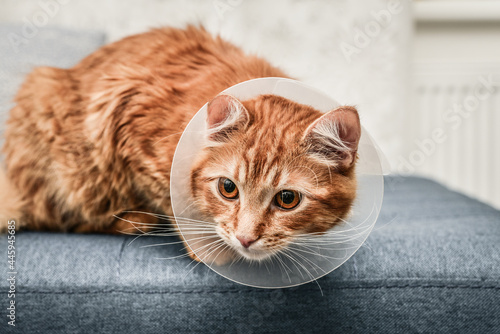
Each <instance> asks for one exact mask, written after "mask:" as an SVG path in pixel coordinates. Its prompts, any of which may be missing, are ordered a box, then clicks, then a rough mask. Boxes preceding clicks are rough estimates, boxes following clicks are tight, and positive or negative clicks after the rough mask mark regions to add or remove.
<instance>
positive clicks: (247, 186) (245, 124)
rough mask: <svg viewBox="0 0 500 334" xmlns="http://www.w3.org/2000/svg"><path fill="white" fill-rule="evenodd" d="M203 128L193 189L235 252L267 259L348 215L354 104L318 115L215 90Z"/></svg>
mask: <svg viewBox="0 0 500 334" xmlns="http://www.w3.org/2000/svg"><path fill="white" fill-rule="evenodd" d="M207 128H208V132H207V135H206V139H207V144H206V147H205V148H204V149H203V151H202V153H201V154H200V156H199V157H198V159H197V161H196V163H195V164H194V166H193V168H192V170H191V193H192V196H193V199H194V202H195V204H196V206H197V209H198V210H199V212H201V214H202V215H203V216H204V217H205V219H207V220H211V221H213V222H214V223H215V224H216V225H215V226H216V227H215V228H216V231H217V233H218V235H219V236H220V237H221V238H222V239H223V240H224V241H225V242H226V243H227V244H228V245H229V246H230V247H231V248H232V249H233V250H234V251H236V252H237V253H238V254H240V255H242V256H243V257H245V258H247V259H253V260H261V259H265V258H267V257H269V256H271V255H273V254H275V253H277V252H279V251H280V250H281V249H283V248H285V247H287V246H288V245H290V244H291V243H293V242H294V240H296V239H297V238H300V237H301V236H303V235H309V234H310V233H321V232H325V231H327V230H328V229H330V228H331V227H333V226H335V225H337V224H339V223H341V221H342V220H343V219H344V218H346V217H347V215H348V214H349V212H350V209H351V206H352V203H353V201H354V198H355V195H356V179H355V173H354V167H355V163H356V158H357V148H358V143H359V138H360V135H361V127H360V123H359V117H358V113H357V111H356V109H355V108H353V107H340V108H337V109H335V110H332V111H330V112H328V113H326V114H322V113H321V112H319V111H317V110H315V109H313V108H311V107H309V106H306V105H302V104H298V103H295V102H293V101H290V100H287V99H285V98H282V97H279V96H275V95H261V96H258V97H257V98H254V99H251V100H248V101H239V100H237V99H235V98H234V97H231V96H229V95H219V96H217V97H216V98H215V99H214V100H212V101H211V102H210V103H209V105H208V109H207Z"/></svg>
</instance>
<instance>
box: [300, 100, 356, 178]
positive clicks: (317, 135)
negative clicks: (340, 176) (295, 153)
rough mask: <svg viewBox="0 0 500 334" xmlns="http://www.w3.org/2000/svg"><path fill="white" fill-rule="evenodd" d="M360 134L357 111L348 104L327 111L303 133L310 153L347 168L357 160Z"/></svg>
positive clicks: (334, 164)
mask: <svg viewBox="0 0 500 334" xmlns="http://www.w3.org/2000/svg"><path fill="white" fill-rule="evenodd" d="M360 137H361V124H360V122H359V116H358V112H357V110H356V109H355V108H354V107H349V106H343V107H339V108H337V109H335V110H332V111H330V112H328V113H326V114H324V115H323V116H321V117H320V118H319V119H317V120H316V121H314V122H313V123H312V124H311V125H310V126H309V127H308V128H307V130H306V132H305V134H304V138H305V140H306V142H307V143H308V145H309V153H310V154H312V155H314V156H315V157H317V158H319V159H320V160H322V161H324V162H326V163H327V164H330V165H333V166H335V167H337V168H338V169H347V168H349V167H351V166H352V165H353V164H354V163H355V162H356V154H357V151H358V144H359V138H360Z"/></svg>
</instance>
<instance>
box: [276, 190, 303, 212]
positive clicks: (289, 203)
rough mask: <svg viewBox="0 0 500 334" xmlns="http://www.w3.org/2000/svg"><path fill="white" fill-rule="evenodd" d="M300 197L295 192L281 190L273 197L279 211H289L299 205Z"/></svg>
mask: <svg viewBox="0 0 500 334" xmlns="http://www.w3.org/2000/svg"><path fill="white" fill-rule="evenodd" d="M300 200H301V196H300V194H299V193H298V192H296V191H295V190H282V191H280V192H279V193H277V194H276V195H275V196H274V203H275V204H276V205H277V206H278V207H279V208H281V209H285V210H291V209H293V208H295V207H296V206H297V205H299V203H300Z"/></svg>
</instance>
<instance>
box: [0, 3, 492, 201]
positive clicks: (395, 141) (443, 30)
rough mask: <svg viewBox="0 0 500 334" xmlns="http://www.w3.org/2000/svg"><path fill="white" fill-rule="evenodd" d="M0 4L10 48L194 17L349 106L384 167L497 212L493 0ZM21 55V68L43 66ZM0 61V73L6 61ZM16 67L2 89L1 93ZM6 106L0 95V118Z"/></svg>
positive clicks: (10, 88) (9, 86) (115, 35)
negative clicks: (48, 33) (68, 34)
mask: <svg viewBox="0 0 500 334" xmlns="http://www.w3.org/2000/svg"><path fill="white" fill-rule="evenodd" d="M0 10H1V11H0V25H3V26H6V25H8V26H11V27H12V26H16V27H17V31H18V32H19V33H17V34H14V35H13V34H8V35H3V36H0V38H2V39H4V42H5V43H6V44H5V43H4V44H5V45H10V46H11V47H12V50H13V52H23V46H25V45H27V44H29V43H36V36H37V34H38V33H40V32H42V31H44V30H46V29H52V28H54V27H56V28H63V29H70V30H72V31H84V30H85V31H95V32H104V33H105V34H106V41H108V42H109V41H114V40H117V39H119V38H121V37H124V36H126V35H129V34H134V33H138V32H142V31H145V30H148V29H150V28H153V27H159V26H165V25H168V26H176V27H183V26H185V25H186V24H189V23H192V24H202V25H204V26H205V27H206V28H207V29H208V30H209V31H211V32H213V33H214V34H220V35H221V36H223V37H224V38H226V39H228V40H230V41H232V42H233V43H234V44H236V45H238V46H240V47H241V48H243V49H244V50H246V51H247V52H249V53H254V54H258V55H260V56H262V57H264V58H266V59H268V60H269V61H270V62H271V63H272V64H274V65H275V66H278V67H280V68H282V69H283V70H284V71H285V72H286V73H288V74H289V75H290V76H291V77H293V78H296V79H298V80H301V81H303V82H305V83H307V84H310V85H312V86H315V87H317V88H319V89H320V90H322V91H324V92H326V93H327V94H329V95H330V96H332V97H334V98H335V99H337V100H338V101H339V102H340V103H342V104H351V105H355V106H357V107H358V110H359V111H360V115H361V119H362V124H363V125H364V126H365V128H366V129H367V130H368V131H369V132H370V134H371V135H372V136H373V137H374V138H375V140H376V141H377V143H378V144H379V146H380V147H381V149H382V150H383V151H384V153H385V154H386V156H387V158H388V161H389V163H390V165H391V169H392V172H393V173H400V174H405V175H415V176H426V177H429V178H432V179H435V180H437V181H439V182H441V183H443V184H445V185H447V186H449V187H450V188H453V189H456V190H459V191H462V192H464V193H466V194H467V195H469V196H471V197H475V198H478V199H480V200H483V201H485V202H487V203H489V204H492V205H494V206H496V207H497V208H500V173H499V172H498V171H499V170H500V91H499V86H500V1H487V0H476V1H465V0H446V1H445V0H421V1H417V0H415V1H410V0H371V1H366V0H336V1H329V0H315V1H297V0H274V1H264V0H192V1H181V0H143V1H140V0H108V1H98V0H0ZM90 51H91V50H89V52H90ZM31 59H32V63H31V64H26V65H27V67H25V68H26V69H29V68H30V67H32V66H37V65H44V64H43V57H41V56H38V55H33V57H31ZM0 63H1V65H0V76H1V75H2V71H3V72H6V71H9V68H11V67H9V64H8V62H7V61H6V60H1V61H0ZM70 65H71V64H61V65H60V66H62V67H64V66H70ZM26 71H28V70H26ZM25 74H26V73H18V76H17V77H18V78H19V79H18V80H17V81H13V82H8V83H6V82H3V83H2V84H1V86H0V89H1V90H2V92H1V94H3V96H7V97H11V95H12V94H13V93H14V92H15V91H16V89H17V88H18V85H19V84H20V82H21V80H22V77H23V75H25ZM11 106H12V105H11V104H10V103H7V102H5V103H2V105H1V107H0V112H1V113H2V116H3V117H2V118H5V116H6V115H7V113H8V110H9V109H10V107H11ZM389 186H391V185H389Z"/></svg>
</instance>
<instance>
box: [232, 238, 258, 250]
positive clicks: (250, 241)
mask: <svg viewBox="0 0 500 334" xmlns="http://www.w3.org/2000/svg"><path fill="white" fill-rule="evenodd" d="M236 239H238V240H239V241H240V243H241V245H242V246H243V247H245V248H248V247H250V245H251V244H253V243H254V242H255V241H257V239H258V238H253V239H252V238H245V237H239V236H236Z"/></svg>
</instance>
